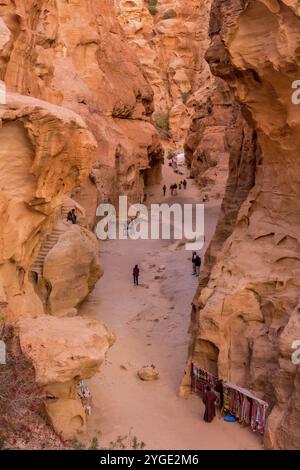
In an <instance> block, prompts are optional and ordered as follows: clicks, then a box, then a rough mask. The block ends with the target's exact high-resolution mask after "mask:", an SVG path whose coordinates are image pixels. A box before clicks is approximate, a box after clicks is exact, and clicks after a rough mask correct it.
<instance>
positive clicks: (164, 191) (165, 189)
mask: <svg viewBox="0 0 300 470" xmlns="http://www.w3.org/2000/svg"><path fill="white" fill-rule="evenodd" d="M166 192H167V186H166V185H165V184H164V185H163V193H164V196H165V195H166Z"/></svg>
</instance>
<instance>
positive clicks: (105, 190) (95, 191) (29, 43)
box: [0, 0, 162, 225]
mask: <svg viewBox="0 0 300 470" xmlns="http://www.w3.org/2000/svg"><path fill="white" fill-rule="evenodd" d="M0 15H1V25H2V31H3V33H2V35H1V41H2V43H3V47H2V49H1V52H0V58H1V60H0V78H2V79H3V80H4V81H5V83H6V85H7V88H8V90H9V91H13V92H19V93H22V94H23V95H31V96H35V97H38V98H42V99H44V100H46V101H48V102H51V103H54V104H57V105H61V106H64V107H66V108H69V109H72V110H73V111H75V112H77V113H78V114H80V115H81V116H82V117H83V118H84V119H85V121H86V123H87V125H88V126H89V128H90V129H91V131H92V132H93V134H94V136H95V138H96V141H97V143H98V150H97V155H96V158H95V161H94V164H93V169H92V171H91V172H90V179H89V180H88V181H87V182H86V183H85V185H84V186H82V188H81V191H77V192H76V198H77V199H78V200H79V201H80V203H81V204H82V205H83V206H84V207H86V209H87V214H88V217H89V222H90V224H91V225H92V224H93V222H94V214H95V209H96V206H97V203H98V202H100V201H103V200H105V201H108V200H110V201H111V202H115V200H116V198H117V196H118V194H120V193H123V194H127V195H128V196H129V199H130V201H133V202H140V200H141V199H142V198H143V188H144V185H145V182H147V181H148V179H149V178H150V180H151V179H154V180H158V179H159V176H160V172H159V166H160V162H161V158H162V149H161V146H160V143H159V138H158V134H157V132H156V131H155V129H154V127H153V126H152V125H151V123H150V116H151V113H152V110H153V105H152V98H153V92H152V90H151V88H150V86H149V84H148V83H147V82H146V80H145V78H144V76H143V72H142V70H141V66H140V64H139V62H138V60H137V59H136V57H135V55H134V53H133V52H132V51H131V50H130V49H128V46H127V43H126V41H125V38H124V35H123V33H122V31H121V29H120V27H119V25H118V23H117V20H116V17H115V13H114V10H113V7H112V5H111V2H109V1H108V0H101V2H100V1H97V2H94V1H91V0H89V1H86V2H78V1H77V0H71V1H67V0H59V1H57V2H52V3H51V4H49V2H47V1H44V0H39V1H37V2H36V1H28V2H23V1H21V0H17V1H16V2H10V1H9V2H5V4H2V5H1V6H0ZM83 25H84V27H83ZM137 137H138V138H137ZM152 170H153V171H152Z"/></svg>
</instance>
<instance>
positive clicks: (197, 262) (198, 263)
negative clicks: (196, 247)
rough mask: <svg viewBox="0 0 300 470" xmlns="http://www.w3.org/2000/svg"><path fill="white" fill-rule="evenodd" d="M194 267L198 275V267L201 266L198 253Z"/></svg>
mask: <svg viewBox="0 0 300 470" xmlns="http://www.w3.org/2000/svg"><path fill="white" fill-rule="evenodd" d="M195 267H196V276H197V277H198V276H199V274H200V268H201V258H200V256H199V255H197V256H196V258H195Z"/></svg>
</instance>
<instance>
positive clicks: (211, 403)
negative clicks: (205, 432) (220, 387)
mask: <svg viewBox="0 0 300 470" xmlns="http://www.w3.org/2000/svg"><path fill="white" fill-rule="evenodd" d="M216 398H217V397H216V394H215V392H213V391H212V390H211V388H210V386H209V385H206V389H205V391H204V394H203V403H204V405H205V413H204V417H203V419H204V421H205V422H206V423H211V422H212V421H213V419H214V417H215V416H216V405H215V401H216Z"/></svg>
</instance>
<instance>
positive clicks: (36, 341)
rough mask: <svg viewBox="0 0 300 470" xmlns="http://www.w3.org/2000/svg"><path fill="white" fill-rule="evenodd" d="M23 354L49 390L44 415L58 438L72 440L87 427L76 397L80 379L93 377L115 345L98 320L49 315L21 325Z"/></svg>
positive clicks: (20, 323)
mask: <svg viewBox="0 0 300 470" xmlns="http://www.w3.org/2000/svg"><path fill="white" fill-rule="evenodd" d="M18 334H19V338H20V345H21V348H22V351H23V352H24V353H25V354H26V355H27V356H28V357H29V358H30V359H31V361H32V364H33V366H34V368H35V372H36V382H37V384H38V385H40V386H41V387H43V388H45V390H46V396H47V398H46V402H45V405H44V406H45V413H46V417H47V419H48V420H49V422H50V424H51V425H52V426H53V428H54V430H55V431H56V432H57V434H58V435H61V436H62V437H63V438H64V439H72V438H73V437H74V436H76V434H77V433H78V432H83V431H84V430H85V428H86V414H85V411H84V408H83V406H82V403H81V401H80V399H79V398H78V395H77V386H78V383H79V381H80V380H82V379H89V378H91V377H92V376H93V375H94V374H95V373H96V372H97V371H98V369H99V367H100V366H101V364H102V363H103V361H104V359H105V354H106V352H107V350H108V349H109V347H110V346H112V344H113V342H114V337H113V335H111V334H109V333H108V331H107V329H106V328H105V327H104V326H103V325H102V324H101V323H100V322H98V321H96V320H89V319H83V318H61V319H60V320H59V321H58V320H57V318H54V317H52V316H50V315H42V316H40V317H39V318H36V319H24V320H21V321H20V322H19V324H18Z"/></svg>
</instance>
